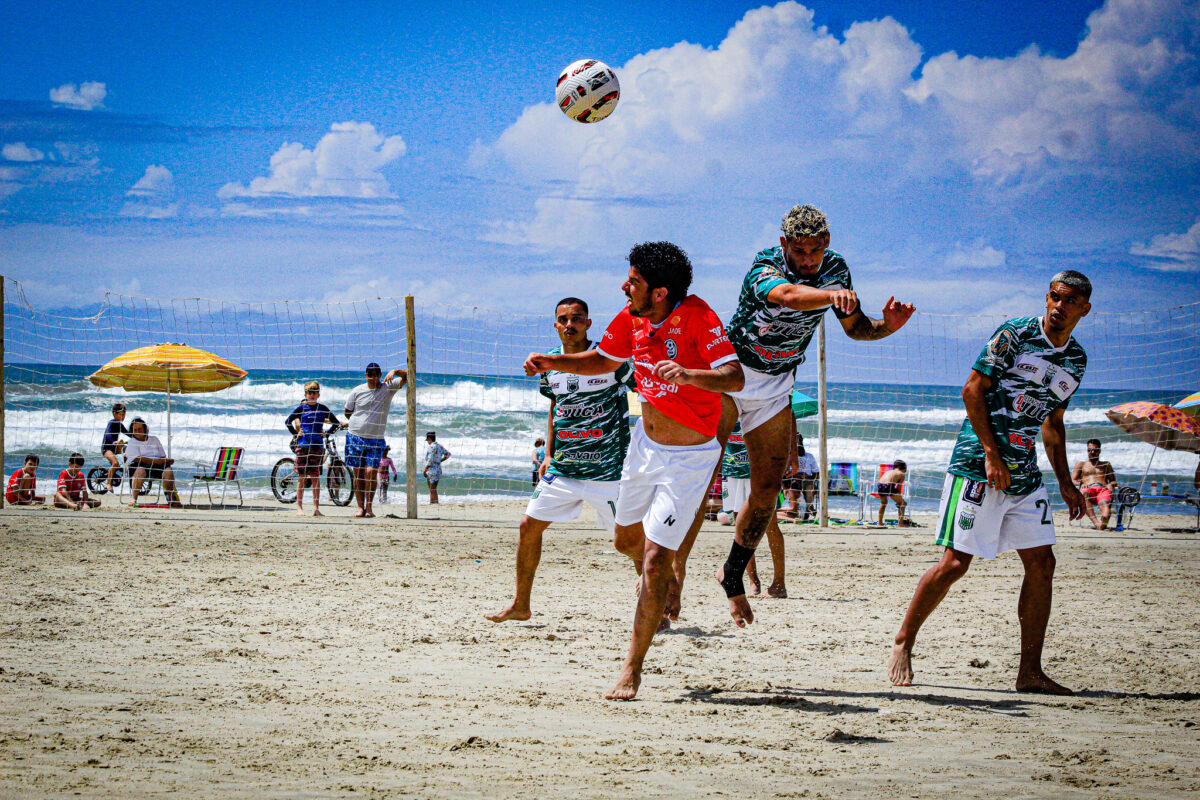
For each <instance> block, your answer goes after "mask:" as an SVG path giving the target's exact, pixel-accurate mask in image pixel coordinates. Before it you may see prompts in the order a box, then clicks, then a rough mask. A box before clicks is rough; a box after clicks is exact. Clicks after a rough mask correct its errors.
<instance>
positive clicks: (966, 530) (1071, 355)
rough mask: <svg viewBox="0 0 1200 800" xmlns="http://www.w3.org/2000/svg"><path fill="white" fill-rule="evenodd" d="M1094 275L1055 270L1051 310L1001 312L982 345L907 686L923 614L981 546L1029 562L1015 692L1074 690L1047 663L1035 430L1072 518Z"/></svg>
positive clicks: (905, 677)
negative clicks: (1070, 457)
mask: <svg viewBox="0 0 1200 800" xmlns="http://www.w3.org/2000/svg"><path fill="white" fill-rule="evenodd" d="M1091 295H1092V284H1091V281H1089V280H1088V279H1087V276H1085V275H1083V274H1081V273H1079V272H1076V271H1075V270H1064V271H1062V272H1060V273H1058V274H1057V275H1055V276H1054V277H1053V278H1051V280H1050V291H1048V292H1046V313H1045V314H1044V315H1042V316H1041V317H1019V318H1017V319H1011V320H1009V321H1008V322H1005V323H1004V324H1003V325H1001V326H1000V327H999V328H997V329H996V332H995V333H993V334H992V338H991V339H989V340H988V343H987V344H986V345H985V346H984V348H983V350H982V351H981V352H980V353H979V357H978V358H977V359H976V360H975V363H974V365H973V366H972V368H971V374H970V376H969V377H968V378H967V382H966V384H965V385H964V386H963V391H962V396H963V405H965V406H966V411H967V418H966V419H965V420H963V424H962V428H961V429H960V430H959V432H958V440H957V441H956V442H955V443H954V452H953V453H952V454H951V456H950V466H949V468H948V469H947V470H946V471H947V475H946V480H945V483H944V484H943V487H942V505H941V511H940V519H939V521H938V538H937V544H939V545H941V546H942V547H943V548H944V550H943V551H942V558H941V560H940V561H939V562H938V563H937V564H935V565H934V566H932V567H930V568H929V570H928V571H927V572H926V573H925V574H924V575H923V576H922V577H921V580H920V582H919V583H918V584H917V591H916V593H915V594H914V595H913V599H912V602H911V603H909V605H908V612H907V613H906V614H905V615H904V621H903V622H902V623H901V624H900V631H899V632H898V633H897V634H896V639H895V641H894V643H893V646H892V657H891V660H889V661H888V677H889V678H891V681H892V683H894V684H895V685H897V686H911V685H912V681H913V669H912V650H913V643H914V642H915V641H916V638H917V632H918V631H919V630H920V629H921V624H922V623H923V622H925V620H926V619H927V618H928V617H929V615H930V614H932V613H933V610H934V609H935V608H937V607H938V603H940V602H942V598H944V597H945V596H946V593H947V592H948V591H950V587H951V586H952V585H953V584H954V582H955V581H957V580H958V579H959V578H961V577H962V576H963V575H965V574H966V573H967V568H968V567H969V566H970V565H971V559H972V558H973V557H974V556H981V557H983V558H987V559H992V558H995V557H996V555H997V554H998V553H1002V552H1004V551H1005V550H1016V551H1017V554H1018V555H1019V556H1020V557H1021V563H1022V565H1023V566H1024V567H1025V580H1024V581H1023V582H1022V584H1021V596H1020V599H1019V600H1018V601H1017V618H1018V619H1019V620H1020V622H1021V663H1020V666H1019V667H1018V668H1017V687H1016V688H1017V691H1018V692H1035V693H1041V694H1072V691H1071V690H1070V689H1068V688H1067V687H1065V686H1063V685H1061V684H1059V683H1057V682H1056V681H1054V680H1051V679H1050V677H1049V676H1047V675H1046V673H1045V672H1043V671H1042V645H1044V644H1045V641H1046V624H1047V623H1048V622H1049V621H1050V599H1051V595H1052V592H1053V581H1054V566H1055V561H1054V543H1055V541H1056V540H1055V536H1054V516H1053V514H1052V512H1051V509H1050V498H1049V496H1048V495H1047V493H1046V487H1045V485H1044V484H1043V483H1042V473H1041V470H1040V469H1038V463H1037V451H1036V450H1035V445H1036V444H1037V434H1038V431H1039V430H1040V431H1041V434H1042V442H1043V447H1044V448H1045V450H1046V458H1047V459H1048V460H1049V461H1050V465H1051V466H1052V467H1053V468H1054V475H1055V477H1056V478H1057V479H1058V491H1059V494H1060V495H1062V499H1063V502H1064V503H1066V505H1067V509H1068V510H1069V512H1070V518H1071V519H1079V518H1080V517H1082V516H1083V504H1084V503H1083V495H1081V494H1080V493H1079V490H1078V489H1076V488H1075V486H1074V484H1072V483H1071V474H1070V471H1069V469H1068V467H1067V435H1066V430H1065V427H1064V425H1063V414H1064V412H1065V411H1066V409H1067V404H1068V403H1069V402H1070V401H1071V395H1073V394H1074V393H1075V390H1076V389H1078V388H1079V383H1080V381H1082V380H1083V373H1084V371H1085V370H1086V369H1087V354H1086V353H1084V352H1083V348H1082V347H1080V346H1079V343H1078V342H1076V341H1075V339H1074V338H1072V336H1071V331H1073V330H1074V329H1075V325H1076V324H1077V323H1078V322H1079V320H1081V319H1082V318H1083V317H1084V316H1085V315H1086V314H1087V313H1088V312H1089V311H1090V310H1091V308H1092V304H1091V303H1090V302H1088V301H1089V299H1090V298H1091Z"/></svg>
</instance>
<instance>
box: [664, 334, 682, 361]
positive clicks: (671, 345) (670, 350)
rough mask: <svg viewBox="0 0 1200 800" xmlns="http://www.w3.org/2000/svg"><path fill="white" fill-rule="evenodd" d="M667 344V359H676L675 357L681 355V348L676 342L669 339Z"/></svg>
mask: <svg viewBox="0 0 1200 800" xmlns="http://www.w3.org/2000/svg"><path fill="white" fill-rule="evenodd" d="M665 344H666V346H667V358H675V356H676V355H677V354H678V353H679V348H678V347H676V346H675V340H674V339H667V341H666V342H665Z"/></svg>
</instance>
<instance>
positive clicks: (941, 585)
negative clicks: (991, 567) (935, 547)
mask: <svg viewBox="0 0 1200 800" xmlns="http://www.w3.org/2000/svg"><path fill="white" fill-rule="evenodd" d="M970 566H971V554H970V553H962V552H959V551H958V550H954V549H951V548H949V547H947V548H946V550H945V551H944V552H943V553H942V558H941V560H940V561H938V563H937V564H935V565H933V566H932V567H930V568H929V569H928V570H927V571H926V572H925V574H924V575H922V576H921V580H920V581H919V582H918V583H917V591H916V592H914V593H913V598H912V601H910V602H909V604H908V611H907V612H905V614H904V621H903V622H901V623H900V630H899V631H898V632H897V633H896V638H895V640H894V641H893V642H892V657H891V660H889V661H888V677H889V678H891V679H892V683H894V684H896V685H897V686H911V685H912V679H913V671H912V649H913V644H914V643H915V642H916V640H917V632H918V631H920V630H921V625H923V624H924V622H925V620H926V619H928V618H929V615H930V614H932V613H933V610H934V609H935V608H937V607H938V604H939V603H941V602H942V599H943V598H945V596H946V592H948V591H950V587H951V586H953V585H954V582H955V581H957V580H958V579H959V578H961V577H962V576H963V575H966V574H967V568H968V567H970Z"/></svg>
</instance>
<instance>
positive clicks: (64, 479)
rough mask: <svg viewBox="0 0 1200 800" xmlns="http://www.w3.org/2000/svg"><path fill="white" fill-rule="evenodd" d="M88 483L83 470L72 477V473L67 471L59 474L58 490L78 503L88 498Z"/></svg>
mask: <svg viewBox="0 0 1200 800" xmlns="http://www.w3.org/2000/svg"><path fill="white" fill-rule="evenodd" d="M86 486H87V481H86V480H84V477H83V470H80V471H79V472H78V473H76V474H75V477H71V473H70V472H67V471H66V470H65V469H64V470H63V471H62V472H60V473H58V490H59V491H60V492H65V493H66V495H67V497H69V498H71V499H72V500H74V501H75V502H76V503H78V502H79V501H80V500H82V499H83V498H85V497H87V489H86V488H85V487H86Z"/></svg>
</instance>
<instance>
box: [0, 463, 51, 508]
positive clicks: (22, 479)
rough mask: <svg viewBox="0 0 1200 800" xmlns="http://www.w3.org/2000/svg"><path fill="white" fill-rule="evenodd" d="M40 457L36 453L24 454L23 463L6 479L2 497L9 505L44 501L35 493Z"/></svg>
mask: <svg viewBox="0 0 1200 800" xmlns="http://www.w3.org/2000/svg"><path fill="white" fill-rule="evenodd" d="M39 463H41V459H40V458H38V457H37V455H36V454H34V453H30V454H29V455H27V456H25V464H24V466H22V467H21V468H20V469H19V470H17V471H16V472H14V473H13V474H12V475H11V476H10V477H9V479H8V487H7V488H6V489H5V490H4V499H5V500H7V501H8V504H9V505H13V506H31V505H33V504H35V503H44V502H46V498H45V497H42V496H41V495H39V494H37V468H38V464H39Z"/></svg>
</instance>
